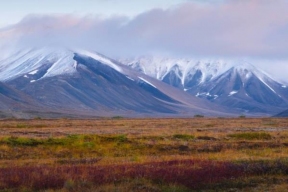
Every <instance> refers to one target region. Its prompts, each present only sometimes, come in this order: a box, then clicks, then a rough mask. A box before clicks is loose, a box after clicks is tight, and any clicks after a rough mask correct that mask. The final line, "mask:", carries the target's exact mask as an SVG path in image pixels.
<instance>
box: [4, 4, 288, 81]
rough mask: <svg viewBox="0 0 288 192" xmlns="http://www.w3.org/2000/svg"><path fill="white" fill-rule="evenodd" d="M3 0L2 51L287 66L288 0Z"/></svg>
mask: <svg viewBox="0 0 288 192" xmlns="http://www.w3.org/2000/svg"><path fill="white" fill-rule="evenodd" d="M0 2H1V6H0V18H1V20H0V27H1V28H2V29H0V43H1V45H0V49H1V48H2V52H3V49H4V48H3V47H5V46H6V45H7V44H10V45H12V44H13V45H17V46H19V45H21V46H28V45H29V46H46V45H54V46H67V47H82V48H86V49H93V50H96V51H98V52H100V53H103V54H106V55H108V56H111V57H130V56H137V55H145V54H163V55H168V56H173V57H196V56H197V57H221V58H225V57H227V58H228V57H229V58H245V59H248V60H250V61H253V62H254V63H255V64H256V65H258V66H261V67H262V68H263V69H265V70H266V71H268V70H269V72H271V73H273V74H277V75H279V76H281V77H285V75H286V74H285V73H284V71H285V72H286V71H288V63H287V62H286V61H287V60H288V11H287V10H288V0H214V1H213V0H137V1H136V0H69V1H59V0H57V1H56V0H41V1H38V0H9V1H6V0H0ZM2 55H4V53H3V54H2Z"/></svg>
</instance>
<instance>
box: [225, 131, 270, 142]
mask: <svg viewBox="0 0 288 192" xmlns="http://www.w3.org/2000/svg"><path fill="white" fill-rule="evenodd" d="M228 136H229V137H232V138H235V139H244V140H270V139H272V136H271V135H270V134H269V133H264V132H262V133H259V132H247V133H234V134H229V135H228Z"/></svg>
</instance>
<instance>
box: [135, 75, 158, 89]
mask: <svg viewBox="0 0 288 192" xmlns="http://www.w3.org/2000/svg"><path fill="white" fill-rule="evenodd" d="M138 78H139V79H140V80H142V81H144V82H145V83H147V84H149V85H151V86H152V87H154V88H157V87H156V86H155V85H153V84H152V83H150V82H149V81H147V80H146V79H144V78H142V77H138Z"/></svg>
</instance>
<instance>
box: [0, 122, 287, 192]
mask: <svg viewBox="0 0 288 192" xmlns="http://www.w3.org/2000/svg"><path fill="white" fill-rule="evenodd" d="M0 135H1V136H0V191H104V192H105V191H120V192H121V191H125V192H127V191H171V192H172V191H273V192H277V191H279V192H280V191H281V192H282V191H288V119H285V118H282V119H280V118H279V119H276V118H190V119H188V118H187V119H125V118H119V117H118V118H103V119H94V120H75V119H74V120H72V119H58V120H44V119H43V120H42V119H34V120H16V119H7V120H0Z"/></svg>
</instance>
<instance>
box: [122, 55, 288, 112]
mask: <svg viewBox="0 0 288 192" xmlns="http://www.w3.org/2000/svg"><path fill="white" fill-rule="evenodd" d="M120 61H121V62H123V63H125V64H126V65H127V66H129V67H131V68H133V69H135V70H137V71H139V72H141V73H144V74H146V75H149V76H151V77H154V78H156V79H158V80H160V81H162V82H164V83H166V84H169V85H172V86H174V87H176V88H178V89H180V90H183V91H185V92H187V93H189V94H191V95H193V96H196V97H199V98H203V99H206V100H208V101H210V102H211V103H215V104H218V105H220V106H226V107H229V108H233V109H238V110H240V111H242V113H248V114H261V113H263V114H276V113H279V112H280V111H283V110H285V109H287V108H288V88H287V85H286V84H285V83H281V82H279V81H276V80H275V79H274V78H272V77H271V75H268V74H267V73H266V72H264V71H262V70H260V69H258V68H256V67H254V66H253V65H252V64H250V63H248V62H246V61H243V60H219V59H218V60H212V59H210V60H208V59H207V60H191V59H170V58H161V57H145V56H143V57H138V58H132V59H121V60H120Z"/></svg>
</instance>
